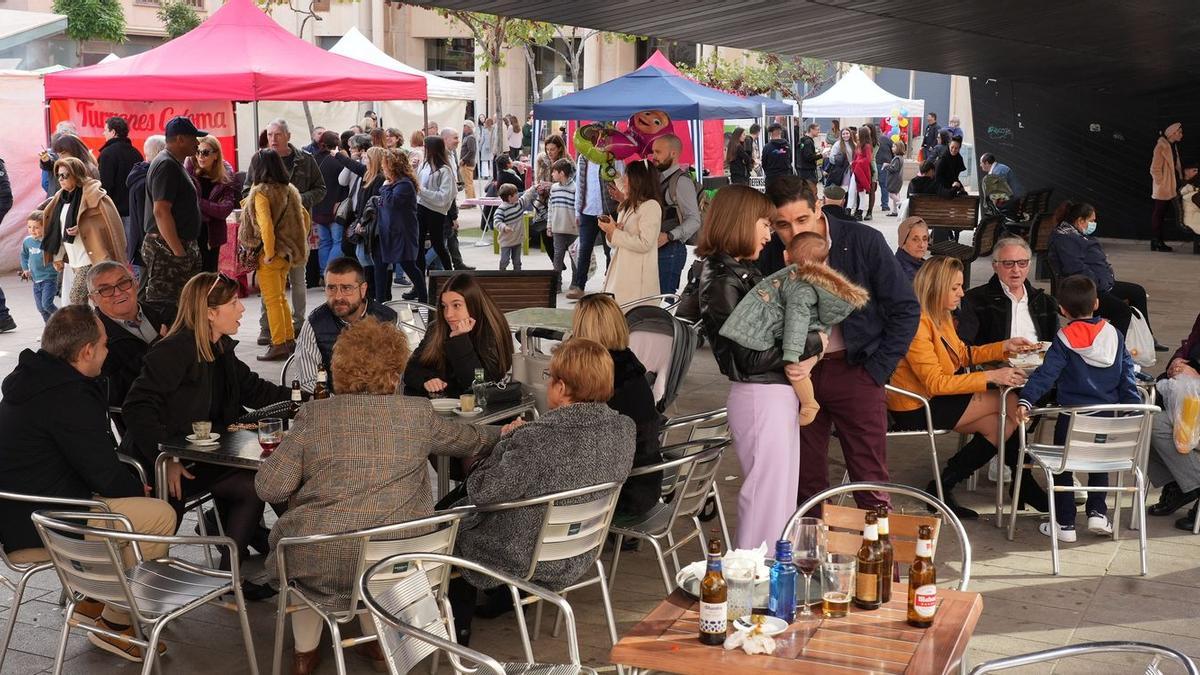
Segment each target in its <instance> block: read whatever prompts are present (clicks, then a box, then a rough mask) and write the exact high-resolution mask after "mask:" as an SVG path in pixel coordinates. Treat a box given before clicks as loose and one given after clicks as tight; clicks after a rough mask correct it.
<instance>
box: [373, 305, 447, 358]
mask: <svg viewBox="0 0 1200 675" xmlns="http://www.w3.org/2000/svg"><path fill="white" fill-rule="evenodd" d="M383 304H384V305H385V306H387V307H391V308H392V309H394V310H396V327H397V328H399V329H400V331H401V332H403V333H404V336H405V337H406V338H408V343H409V346H411V347H412V348H413V349H416V347H417V345H418V344H420V343H421V340H422V339H423V338H424V337H425V332H426V331H428V330H429V324H430V323H432V322H433V321H434V317H435V316H436V315H437V308H436V307H434V306H433V305H427V304H425V303H423V302H415V301H412V300H391V301H389V302H385V303H383Z"/></svg>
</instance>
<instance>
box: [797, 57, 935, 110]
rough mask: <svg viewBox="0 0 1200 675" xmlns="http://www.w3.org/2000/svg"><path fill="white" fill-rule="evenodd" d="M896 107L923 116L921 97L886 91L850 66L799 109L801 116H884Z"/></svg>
mask: <svg viewBox="0 0 1200 675" xmlns="http://www.w3.org/2000/svg"><path fill="white" fill-rule="evenodd" d="M789 102H790V101H789ZM898 109H906V110H908V116H909V117H915V118H917V119H920V118H921V117H923V116H924V115H925V100H924V99H907V98H902V97H900V96H896V95H895V94H892V93H889V92H888V91H887V90H886V89H884V88H883V87H881V86H879V85H878V84H875V81H874V80H872V79H871V78H869V77H867V74H866V73H864V72H863V71H862V69H861V68H859V67H858V66H853V67H851V68H850V70H849V71H848V72H847V73H846V74H845V75H843V76H842V79H840V80H838V81H837V82H836V83H834V85H833V86H832V87H830V88H829V90H828V91H826V92H825V93H824V94H821V95H820V96H814V97H813V98H810V99H806V100H805V101H804V107H803V110H802V111H801V112H802V114H803V115H804V116H805V117H888V116H889V115H891V114H892V111H893V110H898Z"/></svg>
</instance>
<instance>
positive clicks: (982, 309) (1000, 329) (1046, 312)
mask: <svg viewBox="0 0 1200 675" xmlns="http://www.w3.org/2000/svg"><path fill="white" fill-rule="evenodd" d="M1032 259H1033V256H1032V252H1031V251H1030V249H1029V244H1027V243H1026V242H1025V240H1024V239H1021V238H1019V237H1004V238H1002V239H1001V240H1000V241H998V242H996V248H995V249H994V252H993V253H992V269H993V270H994V271H995V274H993V275H992V278H991V279H989V280H988V282H987V283H986V284H984V285H982V286H977V287H975V288H972V289H971V290H969V291H967V293H966V296H965V297H963V300H962V305H961V307H960V309H959V312H958V335H959V337H961V338H962V339H963V342H966V343H967V344H969V345H984V344H988V343H991V342H1001V341H1003V340H1007V339H1009V338H1014V337H1023V338H1025V339H1027V340H1029V341H1030V342H1046V341H1049V340H1052V339H1054V334H1055V333H1057V332H1058V303H1057V302H1056V301H1055V300H1054V298H1053V297H1051V296H1050V294H1049V293H1046V292H1045V291H1043V290H1042V289H1040V288H1036V287H1034V285H1033V284H1031V283H1029V280H1028V278H1027V277H1028V276H1029V269H1030V265H1032V264H1033V263H1032Z"/></svg>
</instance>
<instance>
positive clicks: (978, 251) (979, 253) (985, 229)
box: [975, 216, 1004, 258]
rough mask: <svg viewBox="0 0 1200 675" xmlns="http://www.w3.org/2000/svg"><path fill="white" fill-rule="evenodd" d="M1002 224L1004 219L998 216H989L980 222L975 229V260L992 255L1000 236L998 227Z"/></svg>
mask: <svg viewBox="0 0 1200 675" xmlns="http://www.w3.org/2000/svg"><path fill="white" fill-rule="evenodd" d="M1003 224H1004V218H1002V217H1000V216H991V217H988V218H984V219H983V220H982V221H980V223H979V227H977V228H975V257H976V258H985V257H987V256H989V255H991V254H992V249H994V248H995V247H996V240H997V239H998V238H999V236H1000V226H1001V225H1003Z"/></svg>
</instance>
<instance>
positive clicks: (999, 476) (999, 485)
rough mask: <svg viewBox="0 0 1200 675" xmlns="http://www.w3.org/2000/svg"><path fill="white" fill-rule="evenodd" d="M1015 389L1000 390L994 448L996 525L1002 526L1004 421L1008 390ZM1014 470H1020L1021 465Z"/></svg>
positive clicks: (1006, 411)
mask: <svg viewBox="0 0 1200 675" xmlns="http://www.w3.org/2000/svg"><path fill="white" fill-rule="evenodd" d="M1015 390H1016V389H1015V388H1014V387H1004V388H1003V389H1001V390H1000V430H999V433H998V434H997V435H996V438H997V439H999V441H998V443H997V448H996V465H997V466H996V527H1004V467H1005V463H1004V441H1005V438H1004V423H1005V421H1006V420H1007V418H1008V392H1010V391H1015ZM1014 470H1015V471H1020V470H1021V467H1020V466H1017V467H1016V468H1015V469H1014Z"/></svg>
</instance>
